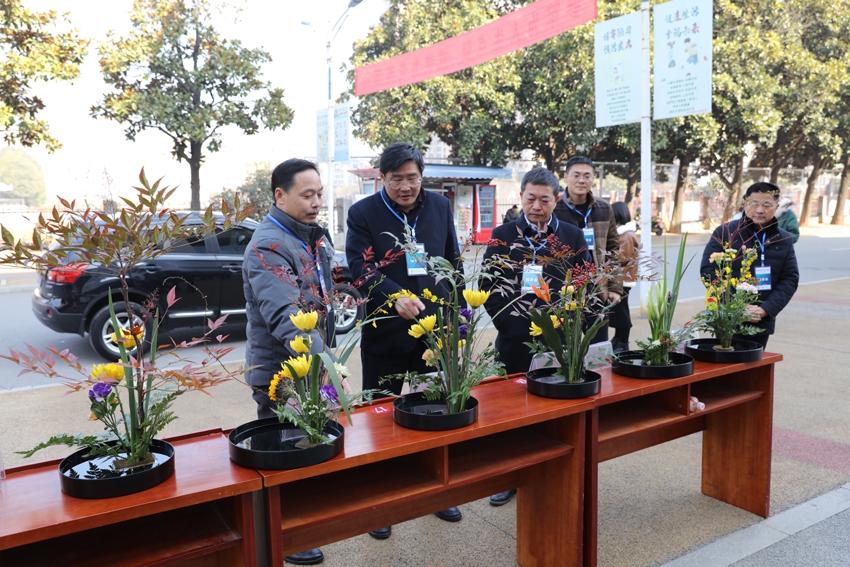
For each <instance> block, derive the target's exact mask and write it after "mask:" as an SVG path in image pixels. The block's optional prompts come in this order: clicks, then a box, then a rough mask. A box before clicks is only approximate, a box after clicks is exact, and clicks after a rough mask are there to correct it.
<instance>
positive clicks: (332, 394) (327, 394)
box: [319, 384, 339, 403]
mask: <svg viewBox="0 0 850 567" xmlns="http://www.w3.org/2000/svg"><path fill="white" fill-rule="evenodd" d="M319 395H320V396H322V399H323V400H325V401H328V402H333V403H337V402H339V397H338V396H337V395H336V388H334V385H333V384H325V385H324V386H322V387H321V388H319Z"/></svg>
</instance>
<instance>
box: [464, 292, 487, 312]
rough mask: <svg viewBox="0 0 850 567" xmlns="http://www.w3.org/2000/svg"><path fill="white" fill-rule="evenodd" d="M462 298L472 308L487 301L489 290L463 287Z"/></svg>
mask: <svg viewBox="0 0 850 567" xmlns="http://www.w3.org/2000/svg"><path fill="white" fill-rule="evenodd" d="M463 298H464V299H465V300H466V302H467V303H469V305H470V306H471V307H472V308H475V307H481V306H482V305H484V304H485V303H487V300H488V299H489V298H490V292H489V291H482V290H480V289H465V290H463Z"/></svg>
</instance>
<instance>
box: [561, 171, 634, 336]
mask: <svg viewBox="0 0 850 567" xmlns="http://www.w3.org/2000/svg"><path fill="white" fill-rule="evenodd" d="M564 175H565V179H566V182H567V190H566V191H564V197H563V199H561V200H559V201H558V204H557V206H556V207H555V216H556V217H558V219H560V220H561V221H563V222H567V223H570V224H571V225H573V226H576V227H578V228H580V229H581V230H582V232H583V234H584V239H585V241H586V242H587V248H588V249H589V250H590V255H591V256H592V257H593V263H594V264H596V266H597V267H599V266H602V265H603V264H604V263H605V261H606V259H608V258H609V257H612V256H613V255H616V254H617V253H618V252H619V250H620V238H619V236H618V234H617V221H615V220H614V212H613V211H612V210H611V205H610V204H609V203H608V202H607V201H604V200H602V199H599V198H598V197H596V196H594V195H593V191H592V188H593V182H594V179H595V177H596V166H595V165H594V164H593V160H591V159H590V158H588V157H586V156H573V157H571V158H570V159H568V160H567V169H566V173H565V174H564ZM622 291H623V288H622V287H621V286H620V284H619V283H616V282H606V283H603V285H602V297H601V298H600V299H601V301H603V302H609V303H614V302H616V301H618V300H619V299H620V294H621V293H622ZM607 340H608V324H607V323H606V324H605V326H604V327H602V328H601V329H599V332H598V333H596V337H594V338H593V340H592V341H591V342H592V343H601V342H605V341H607Z"/></svg>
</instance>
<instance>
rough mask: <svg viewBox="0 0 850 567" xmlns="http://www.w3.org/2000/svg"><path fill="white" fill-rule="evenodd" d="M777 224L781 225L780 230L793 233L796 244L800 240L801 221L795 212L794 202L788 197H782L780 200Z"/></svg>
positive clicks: (777, 209) (777, 210)
mask: <svg viewBox="0 0 850 567" xmlns="http://www.w3.org/2000/svg"><path fill="white" fill-rule="evenodd" d="M776 222H778V223H779V228H781V229H784V230H787V231H788V232H790V233H791V236H793V237H794V242H795V243H796V242H797V241H798V240H800V221H798V220H797V214H796V213H795V212H794V201H792V200H791V199H789V198H788V197H782V198H781V199H780V200H779V207H777V208H776Z"/></svg>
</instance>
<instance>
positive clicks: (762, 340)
mask: <svg viewBox="0 0 850 567" xmlns="http://www.w3.org/2000/svg"><path fill="white" fill-rule="evenodd" d="M769 338H770V335H768V334H767V333H765V334H763V335H732V339H733V340H736V341H750V342H751V343H758V344H760V345H761V346H762V348H764V349H765V350H767V339H769Z"/></svg>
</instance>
